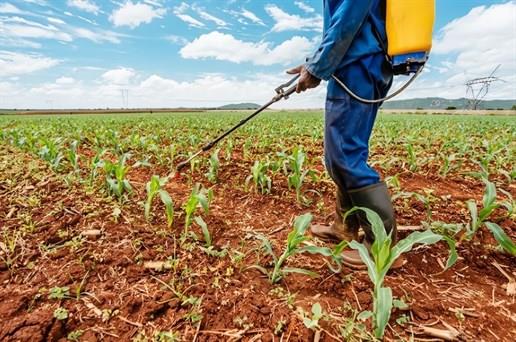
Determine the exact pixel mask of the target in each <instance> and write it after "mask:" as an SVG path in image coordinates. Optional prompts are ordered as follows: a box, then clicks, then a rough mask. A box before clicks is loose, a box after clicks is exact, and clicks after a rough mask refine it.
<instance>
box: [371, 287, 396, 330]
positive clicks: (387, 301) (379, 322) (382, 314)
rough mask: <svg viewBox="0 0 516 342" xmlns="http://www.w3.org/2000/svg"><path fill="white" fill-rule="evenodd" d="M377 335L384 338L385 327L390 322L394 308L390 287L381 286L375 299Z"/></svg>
mask: <svg viewBox="0 0 516 342" xmlns="http://www.w3.org/2000/svg"><path fill="white" fill-rule="evenodd" d="M375 305H376V307H375V311H376V312H375V313H376V315H375V331H374V333H375V336H376V338H382V337H383V334H384V332H385V327H386V326H387V323H389V318H390V317H391V310H392V290H391V289H390V288H389V287H380V288H378V289H377V292H376V300H375Z"/></svg>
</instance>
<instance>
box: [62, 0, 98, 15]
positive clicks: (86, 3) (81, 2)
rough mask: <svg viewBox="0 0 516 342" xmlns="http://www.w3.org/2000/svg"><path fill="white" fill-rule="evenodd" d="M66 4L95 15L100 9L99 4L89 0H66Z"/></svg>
mask: <svg viewBox="0 0 516 342" xmlns="http://www.w3.org/2000/svg"><path fill="white" fill-rule="evenodd" d="M67 4H68V6H70V7H75V8H78V9H80V10H83V11H85V12H89V13H93V14H95V15H97V14H98V13H99V11H100V8H99V6H98V5H97V4H96V3H95V2H94V1H91V0H68V1H67Z"/></svg>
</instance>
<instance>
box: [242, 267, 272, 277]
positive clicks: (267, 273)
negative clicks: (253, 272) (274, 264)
mask: <svg viewBox="0 0 516 342" xmlns="http://www.w3.org/2000/svg"><path fill="white" fill-rule="evenodd" d="M250 268H256V269H257V270H258V271H260V272H261V273H263V274H264V275H266V276H267V277H269V271H267V269H266V268H265V267H262V266H260V265H251V266H249V267H247V269H250Z"/></svg>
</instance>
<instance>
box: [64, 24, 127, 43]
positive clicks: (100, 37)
mask: <svg viewBox="0 0 516 342" xmlns="http://www.w3.org/2000/svg"><path fill="white" fill-rule="evenodd" d="M72 31H73V33H74V35H75V36H76V37H78V38H84V39H88V40H91V41H92V42H95V43H103V42H108V43H114V44H119V43H120V38H119V36H120V35H119V34H117V33H115V32H111V31H103V30H99V31H92V30H89V29H85V28H81V27H78V28H73V30H72Z"/></svg>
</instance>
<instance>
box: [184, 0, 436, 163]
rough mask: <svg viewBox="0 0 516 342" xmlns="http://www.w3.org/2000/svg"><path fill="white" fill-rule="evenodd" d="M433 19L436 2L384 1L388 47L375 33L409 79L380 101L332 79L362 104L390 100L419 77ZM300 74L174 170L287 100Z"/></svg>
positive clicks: (429, 44)
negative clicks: (354, 91) (363, 96)
mask: <svg viewBox="0 0 516 342" xmlns="http://www.w3.org/2000/svg"><path fill="white" fill-rule="evenodd" d="M434 20H435V0H386V30H387V41H388V47H385V46H384V45H385V44H383V40H382V39H380V38H381V37H380V35H379V34H378V32H375V35H376V36H377V38H378V40H379V42H380V44H381V45H382V48H383V50H384V51H385V54H386V58H387V60H388V61H389V63H390V64H391V66H392V72H393V74H394V75H410V74H413V75H412V77H411V78H410V79H409V80H408V81H407V82H406V83H405V84H404V85H403V86H402V87H401V88H400V89H398V90H396V91H395V92H393V93H392V94H391V95H389V96H386V97H384V98H381V99H364V98H362V97H360V96H358V95H356V94H355V93H353V91H351V89H349V88H348V87H347V86H346V85H345V84H344V83H343V82H342V81H341V80H339V79H338V78H337V77H336V76H335V75H333V76H332V77H333V79H334V80H335V81H336V82H337V83H338V84H339V85H340V86H341V87H342V88H344V90H345V91H346V92H347V93H348V94H349V95H350V96H351V97H353V98H354V99H355V100H357V101H360V102H364V103H369V104H372V103H380V102H383V101H386V100H389V99H392V98H393V97H395V96H396V95H398V94H400V93H401V92H402V91H404V90H405V89H406V88H407V87H408V86H409V85H410V84H411V83H412V82H414V80H415V79H416V78H417V77H418V76H419V75H420V74H421V72H422V71H423V68H424V66H425V63H426V61H427V60H428V54H429V53H430V49H431V48H432V31H433V26H434ZM298 78H299V75H296V76H295V77H294V78H292V79H291V80H290V81H288V82H286V83H284V84H282V85H280V86H279V87H277V88H276V89H275V91H276V95H275V96H274V97H273V98H272V99H271V100H270V101H269V102H268V103H266V104H265V105H263V106H262V107H260V108H258V109H257V110H256V111H255V112H254V113H252V114H251V115H249V116H248V117H246V118H244V119H243V120H241V121H240V122H239V123H238V124H236V125H235V126H233V127H232V128H231V129H229V130H228V131H226V132H224V133H223V134H221V135H220V136H219V137H218V138H216V139H215V140H212V141H210V142H209V143H207V144H206V145H204V146H203V147H202V148H201V149H200V150H199V151H198V152H197V153H195V154H193V155H192V156H190V158H188V159H187V160H185V161H183V162H182V163H179V164H178V165H177V168H176V171H177V172H179V171H181V170H182V169H183V168H184V167H185V166H186V165H188V164H189V163H190V162H191V161H192V160H193V159H194V158H196V157H197V156H198V155H200V154H201V153H203V152H207V151H209V150H210V149H212V148H213V146H215V145H216V144H217V143H218V142H220V141H221V140H222V139H224V138H225V137H227V136H228V135H230V134H231V133H233V132H234V131H235V130H237V129H238V128H240V127H241V126H243V125H245V124H246V123H247V122H248V121H249V120H251V119H252V118H254V117H255V116H257V115H258V114H260V113H261V112H263V111H264V110H265V109H267V108H268V107H269V106H271V105H272V104H273V103H276V102H278V101H280V100H282V99H285V100H286V99H288V98H289V96H290V95H292V94H293V93H294V92H295V91H296V86H297V84H294V85H292V84H293V83H294V82H295V81H296V80H297V79H298Z"/></svg>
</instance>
